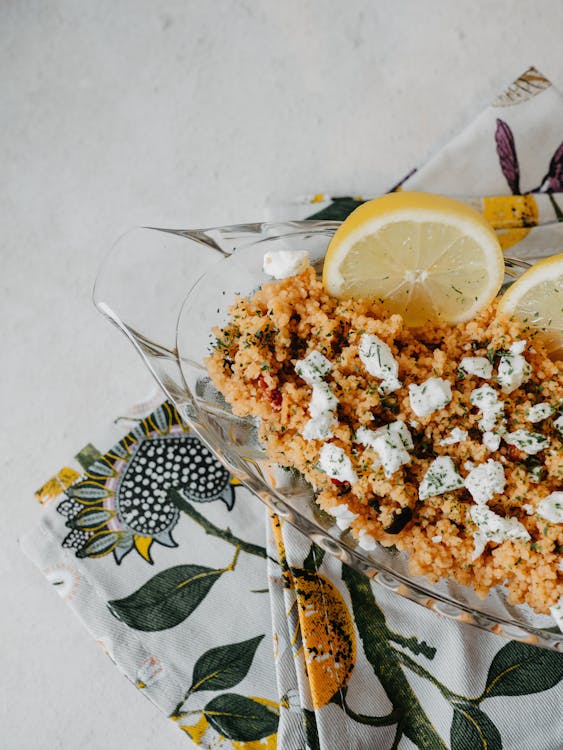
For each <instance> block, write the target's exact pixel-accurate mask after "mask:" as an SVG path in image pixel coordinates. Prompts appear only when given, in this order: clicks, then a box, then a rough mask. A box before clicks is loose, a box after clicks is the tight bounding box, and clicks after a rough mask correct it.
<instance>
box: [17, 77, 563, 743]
mask: <svg viewBox="0 0 563 750" xmlns="http://www.w3.org/2000/svg"><path fill="white" fill-rule="evenodd" d="M562 123H563V98H562V97H561V95H560V94H559V92H557V91H556V90H555V89H554V88H553V86H551V84H550V83H549V81H548V80H547V79H546V78H545V77H544V76H542V75H541V74H540V73H539V72H538V71H536V70H535V69H533V68H532V69H530V70H528V71H527V72H526V73H525V74H524V75H523V76H521V77H520V78H519V79H518V80H517V81H516V82H515V83H514V84H513V85H512V86H511V87H509V89H508V90H507V91H506V92H505V93H504V94H502V96H500V97H499V98H498V99H497V100H496V101H495V102H494V103H493V105H492V106H491V107H489V108H487V109H486V110H485V111H484V112H483V113H482V114H481V115H480V116H479V117H478V118H477V119H476V120H475V122H474V123H472V124H471V126H470V127H469V128H467V129H466V130H465V131H464V132H463V133H461V134H460V135H459V136H458V137H457V138H455V139H454V140H453V141H452V142H451V143H450V144H448V145H447V146H446V147H445V148H444V149H443V150H442V151H441V152H440V153H439V154H438V155H437V156H436V157H435V158H434V159H432V160H431V161H430V162H429V163H428V164H427V165H426V166H425V167H423V168H421V169H419V170H417V171H414V172H412V173H411V174H410V175H409V176H408V177H407V178H406V179H405V180H403V181H402V185H401V187H402V189H407V188H408V189H425V190H434V191H438V192H445V193H450V194H453V195H460V194H463V195H465V196H467V195H468V191H471V192H472V194H474V195H475V196H476V197H475V198H473V199H472V198H466V199H467V200H470V201H471V202H474V203H475V205H476V206H477V207H479V208H481V210H482V211H483V213H484V214H485V215H486V216H487V218H489V219H490V220H491V221H492V222H493V224H494V225H495V226H496V227H497V229H498V232H499V235H500V236H501V242H502V244H503V247H504V248H505V249H508V248H510V254H517V255H518V256H520V257H526V258H536V257H541V256H543V255H546V254H549V253H550V252H553V250H555V249H557V248H561V246H562V244H563V223H558V222H561V221H562V220H563V195H558V194H557V193H558V192H563V144H562V143H561V124H562ZM461 180H463V181H461ZM530 190H535V191H541V194H536V195H533V196H532V195H530V194H528V193H527V191H530ZM479 196H495V197H490V198H482V197H479ZM361 200H362V199H361V198H352V197H343V198H329V197H327V196H324V195H317V196H313V197H311V198H306V199H303V200H301V201H298V202H293V203H288V204H285V205H284V206H278V207H277V211H276V213H277V216H280V217H283V218H293V219H295V218H305V217H308V216H311V215H314V216H315V217H316V218H317V217H318V218H344V216H346V215H347V213H348V212H349V211H350V210H351V209H352V208H354V206H355V205H357V203H358V201H361ZM147 414H148V416H146V415H147ZM124 433H126V434H124ZM37 497H38V500H39V501H40V502H41V503H42V505H43V506H44V510H43V516H42V520H41V522H40V524H39V526H38V528H36V529H35V530H33V531H32V532H31V533H29V534H28V535H27V536H26V537H25V538H24V540H23V546H24V548H25V550H26V552H27V554H28V555H29V556H30V557H31V558H32V559H33V560H34V561H35V562H36V564H37V565H38V567H39V568H40V569H41V570H42V571H43V573H44V574H45V576H46V577H47V578H48V580H49V581H50V582H51V583H52V584H53V585H54V586H56V590H57V591H58V592H59V594H60V595H61V596H63V597H64V598H65V599H66V600H67V602H68V603H69V606H70V607H72V609H73V610H74V611H75V612H76V614H77V615H78V616H79V617H80V618H81V619H82V621H83V622H84V624H85V626H86V627H87V628H88V630H89V631H90V632H91V633H92V635H93V637H94V638H95V639H96V640H97V642H98V643H99V644H100V646H101V647H102V648H103V650H104V651H105V652H106V653H107V654H108V656H110V658H111V659H112V660H113V661H114V662H115V664H116V665H117V667H118V668H119V669H120V670H121V671H122V672H123V673H124V674H125V675H126V677H127V678H128V679H129V680H130V681H131V682H132V683H133V684H134V685H136V687H137V688H138V689H140V690H142V691H143V692H144V693H145V694H146V695H147V697H148V698H150V700H152V701H153V702H154V703H155V704H156V705H157V706H158V707H159V708H160V709H161V710H162V711H163V712H164V713H165V714H166V715H167V716H169V717H170V718H171V720H172V721H174V722H175V723H176V724H177V725H178V727H179V728H180V729H181V730H182V731H183V732H185V733H186V735H188V736H189V737H190V738H191V739H192V740H193V741H194V742H195V743H196V745H199V746H200V747H203V748H233V749H236V748H238V749H241V748H247V749H248V750H257V749H258V748H270V749H273V748H276V747H277V748H280V750H300V749H304V748H310V749H311V750H316V749H317V748H323V750H328V749H329V748H330V749H331V750H332V749H336V750H339V749H340V748H343V749H346V750H349V749H352V748H354V749H356V748H358V749H360V748H362V749H365V750H372V749H373V748H377V749H379V748H381V749H382V750H388V749H389V750H390V749H391V748H400V750H407V749H408V748H414V747H417V748H423V749H428V750H430V749H431V750H435V749H437V748H452V750H475V749H479V748H483V750H485V748H486V749H487V750H499V749H500V748H507V749H509V750H529V749H530V750H531V749H532V748H533V750H561V748H562V747H563V717H562V716H561V705H562V704H563V682H561V680H562V679H563V654H558V653H555V652H552V651H546V650H542V649H537V648H534V647H532V646H529V645H526V644H521V643H517V642H511V641H506V640H503V639H501V638H499V637H498V636H495V635H490V634H487V633H484V632H481V631H478V630H476V629H474V628H470V627H468V626H464V625H462V624H460V623H457V622H454V621H452V620H449V619H448V618H446V617H440V616H438V615H436V614H434V613H432V612H429V611H427V610H425V609H423V608H422V607H420V606H418V605H416V604H414V603H412V602H410V601H407V600H405V599H403V598H401V597H399V596H397V595H396V594H394V593H393V592H392V591H388V590H386V589H385V588H383V587H382V586H377V585H375V584H371V583H370V581H369V580H368V579H367V578H365V577H364V576H362V575H360V574H358V573H356V572H355V571H353V570H351V569H350V568H348V567H347V566H344V565H342V564H341V563H340V562H339V561H338V560H336V559H335V558H332V557H330V556H328V555H324V553H323V551H322V550H321V549H320V548H318V547H316V546H315V545H312V544H311V542H310V541H309V540H308V539H307V538H305V537H304V536H303V535H302V534H301V533H300V532H298V531H297V530H295V529H294V528H292V527H291V526H289V525H284V524H283V523H282V521H281V520H280V519H278V518H277V517H272V518H267V520H266V523H264V513H265V511H264V510H263V506H262V505H261V504H260V503H259V502H258V501H257V500H256V499H255V498H253V497H252V496H251V495H250V493H249V492H248V491H247V490H246V489H245V488H243V487H241V486H240V485H238V484H237V482H236V481H235V480H233V479H232V478H230V477H229V475H228V474H227V472H226V471H225V470H224V469H223V468H222V466H221V465H220V464H219V463H218V461H217V460H216V459H215V458H214V456H213V455H212V454H211V453H210V452H209V451H208V450H207V449H206V448H205V447H204V446H203V445H202V444H201V443H200V442H199V441H198V439H197V438H196V437H195V436H194V435H193V434H191V433H190V431H189V429H188V428H187V427H186V426H185V425H183V424H182V423H181V422H180V420H179V418H178V414H177V413H176V411H175V409H174V407H173V406H172V405H170V404H169V403H164V404H160V405H157V404H156V403H153V404H151V405H148V404H145V405H144V406H141V407H138V408H137V409H136V410H135V411H133V412H132V413H130V414H129V415H128V417H127V418H125V419H124V418H121V419H120V420H118V422H117V424H116V425H114V426H113V427H112V428H111V430H110V431H108V433H107V434H106V435H103V436H101V437H100V439H99V440H98V441H95V442H94V444H90V445H88V446H87V447H86V448H85V449H84V450H82V451H81V452H80V453H79V454H78V455H77V457H76V458H75V459H74V460H73V461H71V462H69V463H68V464H67V466H65V467H64V468H62V469H61V470H60V471H59V473H58V474H57V475H56V476H55V477H53V478H52V479H51V480H49V481H48V482H47V483H46V484H45V485H44V486H43V487H42V488H41V490H39V491H38V493H37Z"/></svg>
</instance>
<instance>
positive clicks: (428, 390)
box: [409, 378, 452, 417]
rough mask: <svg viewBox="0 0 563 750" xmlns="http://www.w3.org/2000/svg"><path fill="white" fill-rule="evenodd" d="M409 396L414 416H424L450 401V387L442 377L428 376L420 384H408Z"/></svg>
mask: <svg viewBox="0 0 563 750" xmlns="http://www.w3.org/2000/svg"><path fill="white" fill-rule="evenodd" d="M409 398H410V403H411V409H412V410H413V411H414V413H415V414H416V416H417V417H426V416H428V414H432V412H433V411H436V410H437V409H442V408H443V407H444V406H446V405H447V404H449V403H450V401H451V400H452V388H451V385H450V383H449V382H448V381H447V380H444V379H443V378H428V380H425V381H424V383H421V384H420V385H415V384H414V383H413V384H411V385H409Z"/></svg>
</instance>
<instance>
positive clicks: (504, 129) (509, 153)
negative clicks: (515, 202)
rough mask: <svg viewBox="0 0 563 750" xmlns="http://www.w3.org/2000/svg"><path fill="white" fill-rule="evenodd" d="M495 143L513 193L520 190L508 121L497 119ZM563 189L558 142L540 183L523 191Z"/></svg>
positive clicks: (561, 148) (562, 161)
mask: <svg viewBox="0 0 563 750" xmlns="http://www.w3.org/2000/svg"><path fill="white" fill-rule="evenodd" d="M495 143H496V147H497V154H498V158H499V164H500V168H501V171H502V173H503V175H504V177H505V179H506V182H507V183H508V187H509V188H510V192H511V193H512V194H514V195H516V194H519V193H520V192H521V189H520V166H519V163H518V154H517V152H516V143H515V140H514V135H513V133H512V130H511V128H510V126H509V125H508V123H506V122H504V120H501V119H497V127H496V130H495ZM561 190H563V143H560V144H559V146H558V147H557V149H556V150H555V153H554V154H553V156H552V157H551V161H550V162H549V167H548V170H547V173H546V174H545V175H544V176H543V177H542V180H541V182H540V184H539V185H538V186H537V187H535V188H532V189H531V190H526V191H524V192H525V193H557V192H560V191H561Z"/></svg>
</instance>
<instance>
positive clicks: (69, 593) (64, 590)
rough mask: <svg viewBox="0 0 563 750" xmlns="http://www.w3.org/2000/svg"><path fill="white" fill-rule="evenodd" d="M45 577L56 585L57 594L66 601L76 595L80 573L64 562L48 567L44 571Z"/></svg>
mask: <svg viewBox="0 0 563 750" xmlns="http://www.w3.org/2000/svg"><path fill="white" fill-rule="evenodd" d="M45 578H46V579H47V580H48V581H49V583H50V584H51V585H52V586H55V587H56V591H57V593H58V595H59V596H60V597H61V598H62V599H65V600H66V601H70V600H71V599H72V598H73V597H74V596H75V595H76V592H77V591H78V586H79V584H80V573H79V572H78V571H77V570H76V568H73V567H71V566H70V565H66V564H65V563H59V564H58V565H53V566H52V567H50V568H48V569H47V570H46V571H45Z"/></svg>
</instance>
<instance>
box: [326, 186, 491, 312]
mask: <svg viewBox="0 0 563 750" xmlns="http://www.w3.org/2000/svg"><path fill="white" fill-rule="evenodd" d="M503 277H504V260H503V255H502V250H501V247H500V244H499V241H498V239H497V236H496V234H495V232H494V231H493V229H492V228H491V226H490V225H489V224H488V223H487V221H486V220H485V219H484V218H483V217H482V216H481V214H479V213H478V212H477V211H475V210H474V209H472V208H470V207H469V206H466V205H465V204H464V203H460V202H459V201H456V200H453V199H452V198H445V197H443V196H440V195H432V194H430V193H415V192H399V193H389V194H388V195H384V196H382V197H381V198H376V199H375V200H373V201H369V202H367V203H364V204H363V205H361V206H359V207H358V208H357V209H356V210H355V211H353V212H352V213H351V214H350V216H349V217H348V218H347V219H346V220H345V221H344V222H343V224H342V225H341V226H340V227H339V229H338V230H337V232H336V234H335V235H334V237H333V238H332V241H331V243H330V245H329V248H328V250H327V254H326V257H325V263H324V269H323V283H324V286H325V288H326V290H327V291H328V292H329V294H332V295H333V296H335V297H339V298H341V299H346V298H350V297H376V298H377V299H379V300H380V302H381V304H382V305H383V306H384V307H385V309H386V310H388V311H389V312H390V313H400V314H401V315H402V316H403V318H404V320H405V322H406V323H407V325H410V326H421V325H424V324H425V323H429V322H430V323H436V322H443V323H460V322H462V321H464V320H469V319H470V318H472V317H473V316H474V315H475V313H477V312H478V311H479V310H481V309H482V308H483V307H485V306H486V305H487V304H488V303H489V302H490V301H491V300H492V299H493V298H494V297H495V295H496V294H497V293H498V290H499V289H500V287H501V284H502V281H503Z"/></svg>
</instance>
